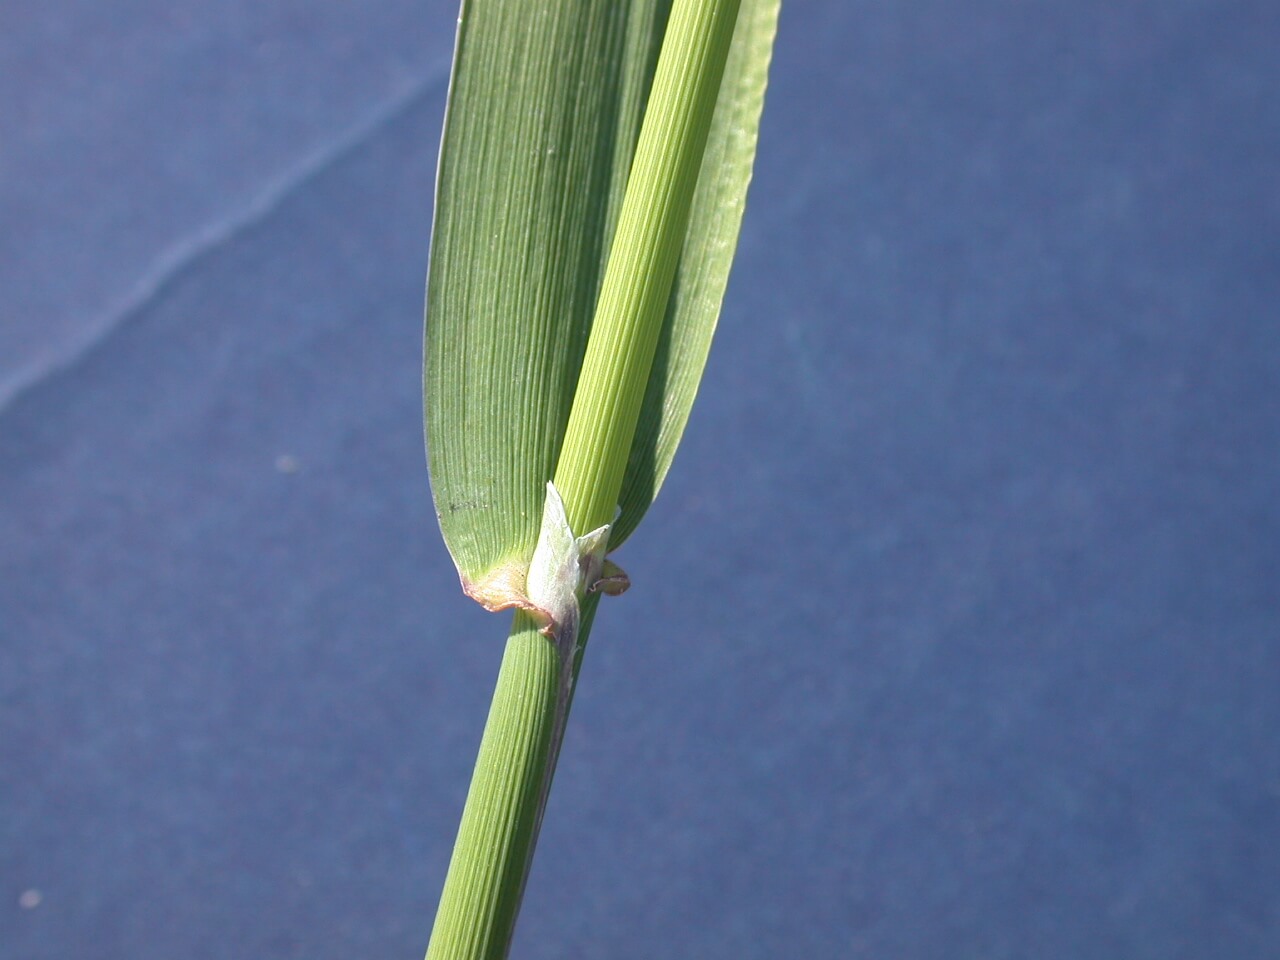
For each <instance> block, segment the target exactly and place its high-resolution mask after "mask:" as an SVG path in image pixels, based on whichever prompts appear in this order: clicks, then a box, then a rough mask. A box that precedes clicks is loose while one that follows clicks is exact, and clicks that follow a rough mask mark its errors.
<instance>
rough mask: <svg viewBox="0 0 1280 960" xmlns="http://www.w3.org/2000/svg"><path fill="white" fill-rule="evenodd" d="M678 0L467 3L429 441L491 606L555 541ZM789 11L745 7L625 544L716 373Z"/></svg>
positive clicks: (662, 351) (464, 560)
mask: <svg viewBox="0 0 1280 960" xmlns="http://www.w3.org/2000/svg"><path fill="white" fill-rule="evenodd" d="M669 6H670V0H665V2H663V0H640V2H636V3H633V4H623V3H619V2H617V0H554V2H552V0H536V2H528V0H522V2H502V0H473V2H467V3H464V5H463V8H462V15H461V18H460V20H459V26H458V41H457V49H456V52H455V62H454V72H453V79H452V88H451V92H450V102H449V109H448V114H447V117H446V121H445V133H444V139H443V143H442V146H441V157H440V170H439V181H438V187H437V198H436V213H435V224H434V229H433V235H432V251H431V266H430V272H429V278H428V287H427V327H426V363H425V409H426V425H427V449H428V459H429V462H430V467H431V478H432V490H433V495H434V497H435V504H436V511H437V513H438V515H439V518H440V526H441V530H442V531H443V533H444V537H445V541H446V543H447V545H448V547H449V550H450V553H451V554H452V555H453V558H454V562H455V563H456V564H457V566H458V570H459V573H460V575H461V577H462V580H463V583H464V586H466V587H467V589H468V591H469V592H471V593H472V594H473V595H474V596H476V598H477V599H479V600H481V602H483V603H485V604H486V605H487V606H490V607H492V608H499V607H502V606H508V605H510V598H511V596H512V595H513V592H515V591H518V588H519V586H521V585H523V581H524V573H525V569H526V567H527V564H528V560H529V557H530V555H531V554H532V552H533V548H534V545H535V542H536V540H537V537H538V531H539V527H540V524H541V519H542V509H543V502H544V497H545V490H546V483H547V481H548V480H549V479H550V478H551V477H552V475H553V474H554V471H555V466H556V459H557V456H558V454H559V450H560V445H561V443H562V440H563V437H564V430H565V424H566V421H567V419H568V414H569V408H570V405H571V403H572V399H573V392H574V388H575V386H576V383H577V379H578V371H579V368H580V366H581V362H582V355H583V351H584V349H585V346H586V341H587V334H588V332H589V328H590V324H591V317H592V314H593V312H594V308H595V301H596V296H597V293H598V290H599V286H600V279H601V276H602V274H603V270H604V265H605V260H606V258H607V256H608V251H609V242H610V240H611V238H612V232H613V225H614V223H615V221H616V217H617V213H618V209H619V206H620V204H621V199H622V195H623V191H624V189H625V187H626V176H627V172H628V171H629V169H630V164H631V155H632V151H633V150H634V146H635V142H636V137H637V135H638V131H639V126H640V120H641V117H642V115H643V111H644V105H645V98H646V96H647V91H648V89H649V85H650V83H651V80H652V76H653V69H654V65H655V63H656V59H657V54H658V50H659V47H660V44H661V38H662V32H663V29H664V27H665V22H666V16H667V12H668V9H669ZM777 8H778V2H777V0H743V3H742V10H741V14H740V17H739V23H738V28H737V31H736V33H735V37H734V46H733V50H732V52H731V54H730V59H729V63H728V66H727V68H726V73H725V79H724V82H723V85H722V88H721V95H720V99H719V101H718V103H717V107H716V114H715V119H714V121H713V127H712V131H711V135H710V140H709V142H708V146H707V151H706V159H705V161H704V164H703V173H702V175H701V176H700V178H699V182H698V187H697V191H696V194H695V197H694V207H693V212H692V217H691V223H690V229H689V233H688V238H687V239H686V242H685V246H684V250H683V253H682V257H681V261H680V267H679V270H678V273H677V278H676V283H675V287H674V289H673V292H672V296H671V301H670V304H669V307H668V310H667V315H666V321H665V326H664V329H663V333H662V338H661V341H660V343H659V347H658V354H657V357H656V359H655V363H654V368H653V375H652V376H651V379H650V382H649V386H648V389H647V392H646V395H645V402H644V409H643V412H642V414H641V420H640V424H639V427H638V429H637V433H636V440H635V443H634V445H633V448H632V452H631V455H630V458H629V460H628V466H627V474H626V478H625V481H624V486H623V493H622V503H621V506H622V515H621V517H620V518H619V520H618V523H617V525H616V527H615V532H614V535H613V537H612V538H611V546H612V547H616V546H617V545H618V544H619V543H621V542H622V540H623V539H625V537H626V536H627V535H628V534H629V533H630V532H631V531H632V530H634V529H635V526H636V524H637V523H638V522H639V520H640V518H641V517H642V516H643V514H644V511H645V510H646V509H647V508H648V506H649V504H650V503H651V502H652V500H653V497H654V496H655V495H656V493H657V490H658V488H659V486H660V485H661V482H662V478H663V477H664V476H665V474H666V471H667V469H668V467H669V466H670V463H671V458H672V456H673V455H674V453H675V449H676V446H677V445H678V443H679V439H680V435H681V433H682V432H683V430H684V426H685V424H686V422H687V419H688V415H689V409H690V407H691V405H692V403H693V398H694V395H695V393H696V391H697V385H698V382H699V380H700V378H701V375H702V370H703V366H704V364H705V361H706V356H707V351H708V348H709V346H710V342H711V337H712V334H713V332H714V329H715V323H716V319H717V316H718V314H719V311H720V303H721V300H722V297H723V293H724V288H725V284H726V281H727V278H728V273H729V266H730V263H731V261H732V257H733V251H734V247H735V245H736V241H737V236H738V230H739V226H740V223H741V217H742V210H743V205H744V202H745V196H746V190H747V184H748V181H749V179H750V174H751V165H752V160H753V158H754V155H755V143H756V130H757V128H758V121H759V115H760V108H761V105H762V102H763V95H764V86H765V80H766V74H767V69H768V61H769V55H770V51H771V49H772V41H773V33H774V29H775V25H776V19H777ZM579 532H580V531H579Z"/></svg>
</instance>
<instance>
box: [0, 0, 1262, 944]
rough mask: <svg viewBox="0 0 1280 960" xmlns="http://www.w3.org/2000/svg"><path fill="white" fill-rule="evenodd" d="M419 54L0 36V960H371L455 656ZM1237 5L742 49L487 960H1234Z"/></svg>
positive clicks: (939, 20)
mask: <svg viewBox="0 0 1280 960" xmlns="http://www.w3.org/2000/svg"><path fill="white" fill-rule="evenodd" d="M455 15H456V10H455V8H454V7H453V6H452V4H448V3H441V2H434V0H433V2H419V3H406V2H402V0H384V2H379V3H373V4H346V3H338V2H327V3H316V2H311V0H307V2H304V0H267V2H248V0H235V2H225V3H219V4H192V3H187V2H184V0H177V2H170V3H165V4H161V3H158V2H155V0H123V2H117V3H111V4H102V3H98V2H93V0H49V2H46V3H41V4H36V3H23V2H17V3H10V4H8V5H7V6H6V8H5V10H4V12H3V13H2V14H0V25H2V26H3V29H0V131H2V133H0V140H2V142H0V958H4V960H54V958H56V960H66V958H71V957H74V958H77V960H117V958H118V960H150V958H155V960H159V958H170V957H184V958H192V960H200V958H215V957H216V958H248V957H263V958H286V957H307V958H310V960H318V958H328V957H332V958H344V960H346V958H351V957H379V958H393V957H395V958H413V957H417V956H419V955H420V954H421V952H422V950H423V948H424V947H425V944H426V939H427V933H428V931H429V928H430V923H431V918H432V914H433V911H434V905H435V899H436V896H437V894H438V891H439V886H440V883H441V881H442V878H443V873H444V868H445V865H446V862H447V857H448V853H449V849H450V845H451V843H452V838H453V831H454V828H455V825H456V821H457V816H458V812H459V809H460V807H461V803H462V798H463V795H464V792H465V789H466V784H467V779H468V776H469V773H470V765H471V762H472V760H473V758H474V751H475V747H476V744H477V741H478V738H479V734H480V727H481V724H482V722H483V718H484V714H485V711H486V709H487V705H488V696H489V691H490V687H491V684H492V681H493V677H494V674H495V672H496V669H497V663H498V658H499V654H500V648H501V642H502V637H503V636H504V630H505V621H504V620H503V619H501V618H498V617H492V616H489V615H486V614H483V613H482V612H480V611H479V610H478V609H477V608H474V607H473V606H472V605H470V603H469V602H468V601H466V600H465V599H464V598H463V597H462V596H461V595H460V593H459V591H458V589H457V584H456V580H455V577H454V573H453V570H452V566H451V564H450V562H449V559H448V556H447V554H446V553H445V551H444V548H443V546H442V544H441V542H440V538H439V534H438V531H437V529H436V527H435V522H434V516H433V513H432V508H431V502H430V496H429V490H428V485H427V475H426V469H425V465H424V459H423V455H422V441H421V406H420V403H421V401H420V387H419V378H420V360H419V355H420V339H421V330H420V324H421V301H422V278H423V276H424V271H425V261H426V251H427V241H428V225H429V218H430V214H431V188H432V182H433V174H434V163H435V156H436V150H437V146H438V133H439V128H440V119H441V115H442V111H443V97H444V90H445V83H446V78H447V70H448V59H449V53H450V48H451V45H452V30H453V20H454V17H455ZM1278 43H1280V6H1277V5H1276V4H1274V3H1266V2H1261V0H1259V2H1247V0H1235V2H1221V0H1217V2H1208V0H1166V2H1162V3H1143V2H1137V0H1127V2H1118V3H1116V2H1102V0H1073V2H1065V0H1063V2H1050V3H1040V4H1022V3H1016V2H1012V0H975V2H972V3H966V4H956V3H951V2H942V0H910V2H901V0H899V2H893V3H886V2H871V0H868V2H852V3H851V2H845V0H822V2H818V0H789V3H788V5H787V6H786V8H785V9H784V11H783V23H782V30H781V34H780V36H779V41H778V48H777V58H776V62H775V67H774V73H773V84H772V88H771V92H770V99H769V103H768V107H767V111H766V116H765V122H764V127H763V135H762V145H761V152H760V157H759V162H758V166H757V176H756V182H755V187H754V191H753V194H752V198H751V203H750V205H749V212H748V217H747V221H746V225H745V229H744V232H743V236H742V243H741V248H740V255H739V261H738V265H737V269H736V272H735V276H734V279H733V282H732V284H731V290H730V293H729V296H728V300H727V303H726V306H725V312H724V316H723V320H722V325H721V333H720V335H719V339H718V341H717V345H716V348H715V350H714V351H713V355H712V361H711V364H710V368H709V371H708V374H707V378H706V380H705V382H704V386H703V391H702V396H701V399H700V401H699V405H698V407H697V408H696V409H695V412H694V416H693V420H692V423H691V426H690V429H689V432H688V434H687V435H686V439H685V444H684V447H683V448H682V451H681V454H680V456H679V457H678V458H677V461H676V464H675V469H674V470H673V473H672V476H671V479H670V481H669V485H668V487H667V489H666V490H665V491H664V493H663V495H662V497H661V498H660V499H659V501H658V503H657V505H656V506H655V508H654V510H653V511H652V513H651V514H650V518H649V520H648V521H647V522H646V524H645V526H644V527H643V528H642V530H641V531H640V533H639V534H638V535H637V536H636V537H635V538H634V539H633V540H632V541H631V542H630V543H629V544H628V545H627V546H626V547H625V548H624V556H623V557H622V558H621V559H622V560H623V562H624V563H625V566H626V567H627V569H628V570H629V572H630V573H631V575H632V578H633V581H634V583H635V587H634V588H633V590H632V591H631V593H629V594H628V595H627V596H626V597H624V598H622V599H620V600H617V601H610V602H607V603H606V604H605V605H604V609H602V611H601V616H600V618H599V620H598V623H597V629H596V631H595V635H594V637H593V640H592V647H591V650H590V651H589V655H588V660H587V664H586V668H585V670H584V674H583V682H582V684H581V687H580V690H579V696H578V701H577V705H576V706H575V713H574V716H573V722H572V724H571V729H570V730H569V733H568V739H567V743H566V746H565V750H564V756H563V761H562V764H561V769H560V772H559V775H558V778H557V781H556V788H555V792H554V794H553V797H552V802H551V807H550V810H549V812H548V815H547V821H546V827H545V830H544V834H543V839H542V844H541V846H540V850H539V856H538V859H537V862H536V866H535V868H534V873H533V877H532V880H531V883H530V887H529V892H528V896H527V898H526V902H525V908H524V915H523V918H522V923H521V926H520V929H519V932H518V935H517V939H516V944H515V954H514V955H515V956H518V957H522V958H553V957H555V958H559V957H610V958H614V960H622V958H637V960H638V958H649V957H655V956H661V957H668V956H669V957H699V958H734V960H739V958H741V960H747V958H762V960H763V958H779V957H868V958H872V957H874V958H882V957H895V958H940V957H946V958H948V960H957V958H984V960H994V958H1003V957H1008V958H1019V957H1037V958H1048V957H1062V958H1079V957H1125V958H1130V960H1138V958H1151V960H1156V958H1160V960H1166V958H1171V957H1230V958H1234V960H1247V958H1273V957H1276V956H1278V955H1280V695H1278V693H1280V507H1278V506H1277V503H1278V499H1280V498H1278V497H1277V494H1278V493H1280V452H1278V450H1280V388H1278V387H1277V371H1278V370H1280V307H1278V303H1280V189H1278V187H1277V184H1278V182H1280V181H1278V180H1277V174H1276V171H1277V165H1278V162H1280V66H1278V65H1280V59H1277V58H1276V56H1275V50H1276V48H1277V44H1278Z"/></svg>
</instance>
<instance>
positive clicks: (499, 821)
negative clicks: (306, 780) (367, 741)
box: [427, 0, 739, 960]
mask: <svg viewBox="0 0 1280 960" xmlns="http://www.w3.org/2000/svg"><path fill="white" fill-rule="evenodd" d="M738 6H739V0H675V3H674V4H673V6H672V10H671V15H670V19H669V20H668V23H667V31H666V36H665V38H664V40H663V45H662V52H661V54H660V55H659V58H658V66H657V70H656V72H655V75H654V82H653V89H652V91H651V93H650V96H649V102H648V106H647V108H646V111H645V117H644V121H643V124H642V126H641V130H640V137H639V141H638V142H637V145H636V153H635V159H634V161H633V164H632V169H631V176H630V179H629V181H628V183H627V190H626V195H625V197H624V199H623V203H622V210H621V212H620V214H619V218H618V228H617V233H616V235H615V237H614V242H613V246H612V248H611V252H610V256H609V262H608V265H607V266H606V268H605V275H604V280H603V282H602V285H601V292H600V299H599V301H598V303H597V306H596V315H595V319H594V320H593V322H592V328H591V335H590V337H589V339H588V342H587V351H586V356H585V358H584V361H583V368H582V372H581V374H580V376H579V381H578V386H577V390H576V391H575V394H574V399H573V406H572V410H571V413H570V416H569V423H568V427H567V430H566V435H565V440H564V444H563V446H562V448H561V452H560V460H559V462H558V464H557V468H556V476H555V483H556V486H557V488H558V489H559V491H560V493H561V495H562V497H563V498H564V503H565V507H566V511H567V513H568V517H569V522H570V525H571V527H572V528H573V530H574V531H575V532H576V533H578V534H582V533H585V532H586V531H588V530H592V529H595V528H596V527H599V526H602V525H604V524H606V523H610V522H611V521H612V520H613V519H614V512H615V509H616V505H617V503H618V497H619V494H620V491H621V487H622V479H623V474H624V471H625V469H626V463H627V457H628V454H629V452H630V449H631V444H632V441H633V438H634V435H635V428H636V422H637V420H638V418H639V415H640V407H641V403H642V401H643V399H644V392H645V385H646V384H647V382H648V379H649V371H650V367H651V366H652V364H653V355H654V350H655V348H656V345H657V342H658V336H659V332H660V330H661V327H662V320H663V316H664V313H665V310H666V305H667V300H668V298H669V297H670V294H671V284H672V280H673V278H674V276H675V269H676V264H677V262H678V261H679V258H680V250H681V246H682V243H683V238H684V234H685V231H686V230H687V229H688V220H689V208H690V204H691V202H692V198H693V191H694V187H695V185H696V183H697V177H698V170H699V168H700V165H701V163H702V155H703V152H704V149H705V146H706V140H707V133H708V130H709V129H710V126H711V116H712V113H713V112H714V110H715V104H716V99H717V96H718V94H719V90H720V80H721V77H722V76H723V72H724V64H725V60H726V58H727V56H728V52H729V46H730V42H731V41H732V38H733V32H734V25H735V23H736V20H737V14H738ZM593 608H594V601H593V600H592V601H588V603H587V605H586V610H585V611H584V613H585V616H584V618H583V622H582V626H581V630H580V633H579V634H578V636H577V637H576V638H575V637H569V638H563V637H562V638H558V639H559V640H560V642H559V643H557V642H556V641H553V640H549V639H547V638H546V637H543V636H541V635H540V634H539V633H538V632H537V629H536V628H535V626H534V624H533V623H532V621H530V620H529V618H528V617H526V616H525V615H523V614H517V615H516V619H515V622H514V624H513V625H512V630H511V636H510V638H509V639H508V641H507V649H506V653H505V654H504V656H503V660H502V669H501V671H500V672H499V674H498V683H497V688H496V689H495V691H494V698H493V705H492V707H491V708H490V711H489V719H488V722H487V723H486V725H485V731H484V736H483V738H482V740H481V743H480V754H479V757H478V759H477V760H476V768H475V773H474V775H473V778H472V782H471V789H470V791H469V793H468V794H467V801H466V806H465V807H464V809H463V814H462V824H461V826H460V827H459V830H458V838H457V841H456V843H455V845H454V851H453V859H452V860H451V861H450V864H449V872H448V875H447V876H446V878H445V886H444V892H443V893H442V895H441V899H440V907H439V910H438V912H437V914H436V922H435V927H434V929H433V930H432V934H431V943H430V946H429V947H428V949H427V958H428V960H501V958H503V957H505V956H506V954H507V950H508V948H509V946H510V940H511V934H512V931H513V929H514V925H515V919H516V914H517V913H518V911H519V908H520V900H521V897H522V894H523V891H524V883H525V879H526V877H527V874H528V868H529V863H530V860H531V858H532V854H533V848H534V845H535V843H536V841H537V834H538V828H539V826H540V823H541V819H542V808H543V805H544V803H545V799H546V793H547V790H548V789H549V787H550V780H551V777H552V775H553V773H554V769H555V760H556V756H557V754H558V752H559V749H558V748H559V741H560V736H561V734H562V732H563V728H564V722H565V720H566V718H567V711H568V706H569V702H570V697H571V695H572V690H573V680H574V679H575V678H576V674H577V668H578V665H579V663H580V662H581V661H580V657H581V651H582V646H583V644H584V643H585V641H586V634H587V631H588V629H589V627H590V615H591V612H592V610H593ZM566 639H567V641H568V642H567V643H566Z"/></svg>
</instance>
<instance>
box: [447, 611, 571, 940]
mask: <svg viewBox="0 0 1280 960" xmlns="http://www.w3.org/2000/svg"><path fill="white" fill-rule="evenodd" d="M560 680H561V662H560V655H559V654H558V653H557V651H556V648H555V644H554V643H552V642H551V641H550V640H548V639H547V638H546V637H544V636H542V634H540V633H538V628H537V626H536V625H535V624H534V623H533V621H532V620H530V619H529V618H528V617H527V616H525V615H524V614H520V613H518V614H516V617H515V621H514V622H513V623H512V625H511V635H510V636H509V637H508V639H507V648H506V651H505V653H504V654H503V657H502V667H501V669H500V670H499V671H498V682H497V686H496V688H495V689H494V693H493V703H492V705H491V706H490V708H489V719H488V721H487V722H486V724H485V728H484V736H483V737H482V739H481V741H480V753H479V756H478V757H477V758H476V766H475V772H474V773H473V774H472V777H471V789H470V790H469V791H468V793H467V802H466V805H465V806H464V807H463V811H462V823H461V825H460V826H459V827H458V839H457V841H456V842H455V844H454V847H453V859H452V860H451V861H450V863H449V873H448V876H447V878H446V880H445V885H444V892H443V893H442V894H441V896H440V907H439V909H438V910H437V912H436V922H435V926H434V928H433V929H432V931H431V943H430V946H429V947H428V948H427V960H496V958H502V957H505V956H506V954H507V947H508V945H509V943H510V940H511V933H512V930H513V928H514V926H515V920H516V914H517V912H518V911H519V907H520V896H521V893H522V892H523V888H524V878H525V874H526V872H527V868H528V862H529V859H530V857H531V855H532V852H533V845H534V843H535V841H536V839H537V827H538V819H539V807H540V805H541V804H540V797H541V796H542V793H543V786H544V781H545V779H546V775H547V767H548V762H547V761H548V756H547V754H548V750H549V748H550V745H551V740H552V736H553V733H554V728H555V726H556V723H557V718H556V702H557V699H558V694H559V688H560Z"/></svg>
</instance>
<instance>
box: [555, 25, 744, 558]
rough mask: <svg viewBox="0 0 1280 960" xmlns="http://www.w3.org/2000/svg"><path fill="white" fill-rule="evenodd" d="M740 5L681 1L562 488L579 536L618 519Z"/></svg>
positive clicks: (618, 240) (595, 324)
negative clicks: (641, 409) (650, 372)
mask: <svg viewBox="0 0 1280 960" xmlns="http://www.w3.org/2000/svg"><path fill="white" fill-rule="evenodd" d="M738 6H739V3H738V0H676V2H675V4H674V5H673V6H672V9H671V17H670V20H668V22H667V33H666V37H665V39H664V40H663V44H662V53H661V54H660V55H659V57H658V67H657V71H656V72H655V74H654V79H653V90H652V92H651V93H650V95H649V103H648V106H647V108H646V110H645V115H644V122H643V124H642V126H641V128H640V139H639V141H638V142H637V144H636V153H635V159H634V161H633V162H632V166H631V177H630V179H629V180H628V182H627V191H626V196H625V197H624V199H623V201H622V211H621V213H620V214H619V215H618V229H617V233H616V234H615V236H614V240H613V247H612V249H611V251H610V255H609V263H608V265H607V266H606V267H605V274H604V280H603V282H602V284H601V287H600V299H599V301H598V302H597V304H596V314H595V319H594V320H593V321H592V324H591V336H590V337H589V338H588V340H587V352H586V355H585V357H584V358H583V361H582V372H581V374H579V377H578V386H577V390H576V391H575V392H574V395H573V407H572V409H571V411H570V413H569V424H568V427H567V428H566V430H565V438H564V445H563V446H562V447H561V449H560V460H559V462H558V463H557V464H556V476H555V484H556V487H557V488H558V489H559V491H560V496H561V497H562V498H563V499H564V505H565V512H566V513H567V514H568V516H569V525H570V526H571V527H572V528H573V529H574V531H575V532H576V533H579V534H581V533H584V532H586V531H587V530H594V529H595V528H596V527H599V526H601V525H602V524H606V523H610V522H612V520H613V514H614V510H615V509H616V507H617V504H618V495H619V493H620V492H621V490H622V479H623V475H624V473H625V471H626V467H627V458H628V456H629V454H630V452H631V444H632V440H633V439H634V437H635V430H636V422H637V420H638V419H639V417H640V407H641V404H642V402H643V401H644V392H645V387H646V385H647V384H648V382H649V371H650V368H651V367H652V366H653V354H654V350H655V349H656V347H657V344H658V335H659V333H660V332H661V330H662V319H663V315H664V314H665V312H666V308H667V300H668V298H669V297H670V296H671V283H672V280H673V279H674V278H675V272H676V264H677V263H678V262H679V260H680V250H681V248H682V246H683V241H684V235H685V231H686V230H687V229H688V224H689V207H690V204H691V203H692V202H693V191H694V187H695V186H696V185H697V181H698V169H699V167H700V166H701V164H702V155H703V152H704V150H705V148H706V143H707V133H708V131H709V130H710V129H711V115H712V113H714V112H715V106H716V98H717V97H718V95H719V93H720V79H721V77H722V76H723V75H724V64H725V60H726V58H727V57H728V54H729V46H730V43H731V41H732V40H733V28H734V25H735V24H736V22H737V18H738Z"/></svg>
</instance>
